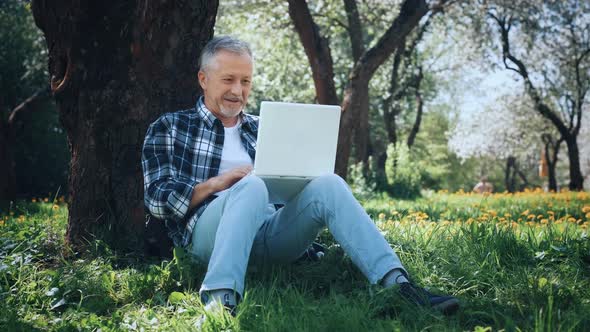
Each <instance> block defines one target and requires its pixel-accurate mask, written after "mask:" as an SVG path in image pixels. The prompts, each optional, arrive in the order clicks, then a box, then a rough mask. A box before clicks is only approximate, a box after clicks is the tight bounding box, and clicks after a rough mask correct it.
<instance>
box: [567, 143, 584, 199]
mask: <svg viewBox="0 0 590 332" xmlns="http://www.w3.org/2000/svg"><path fill="white" fill-rule="evenodd" d="M577 138H578V137H577V136H576V135H568V136H566V137H565V144H566V145H567V156H568V159H569V164H570V183H569V189H570V190H577V191H582V190H584V177H583V176H582V171H581V168H580V152H579V150H578V139H577Z"/></svg>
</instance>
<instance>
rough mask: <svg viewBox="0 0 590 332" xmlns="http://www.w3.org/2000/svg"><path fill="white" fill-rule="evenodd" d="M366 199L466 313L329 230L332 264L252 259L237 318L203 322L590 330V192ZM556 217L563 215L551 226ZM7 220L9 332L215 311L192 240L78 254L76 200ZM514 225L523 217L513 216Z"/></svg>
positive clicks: (17, 210)
mask: <svg viewBox="0 0 590 332" xmlns="http://www.w3.org/2000/svg"><path fill="white" fill-rule="evenodd" d="M364 206H365V208H366V209H367V211H368V212H369V213H370V214H371V215H374V216H376V218H375V222H376V224H377V226H378V227H379V229H380V230H381V231H382V232H383V234H384V235H385V237H386V238H387V240H388V241H389V242H390V243H391V244H392V245H393V247H394V249H395V250H396V252H397V253H398V255H399V256H400V258H401V260H402V261H403V262H404V265H405V267H406V268H407V269H408V270H409V272H410V275H411V276H412V278H413V279H414V280H415V281H417V282H418V283H420V284H422V285H424V286H427V287H429V288H430V289H431V290H433V291H437V290H438V291H441V292H444V293H450V294H453V295H455V296H457V297H459V299H460V300H461V303H462V309H461V310H460V311H459V313H458V314H457V315H456V316H453V317H443V316H441V315H440V314H438V313H436V312H433V311H430V310H425V309H421V308H416V307H414V306H412V305H410V304H407V303H405V302H403V300H402V299H401V298H400V297H399V295H398V294H397V293H396V292H395V289H382V288H379V287H377V286H372V285H369V284H368V283H367V281H366V279H365V278H364V276H363V275H362V273H361V272H360V271H359V270H358V269H357V268H356V267H355V266H354V264H353V263H352V262H351V260H350V258H349V257H348V256H346V255H345V254H344V252H343V250H342V248H341V247H340V246H339V245H337V244H336V243H335V242H334V240H333V239H332V237H331V236H329V235H328V234H327V233H326V232H324V233H322V234H321V235H320V238H321V241H322V242H323V243H325V244H327V245H328V246H329V250H328V252H327V254H326V256H324V258H323V259H322V260H321V261H319V262H304V263H298V264H294V265H287V266H263V267H260V266H254V265H252V266H250V267H249V271H248V275H247V280H246V282H247V290H246V293H245V297H244V301H243V302H242V303H241V304H240V306H239V311H238V316H237V318H235V319H234V318H231V317H228V316H227V315H223V316H219V315H210V317H209V319H208V321H207V323H206V324H205V326H204V327H203V330H204V331H219V330H228V329H231V330H232V331H253V330H256V331H284V330H298V331H309V330H317V331H326V330H338V331H391V330H404V331H406V330H411V331H418V330H429V329H430V330H436V331H456V330H476V331H486V330H488V331H489V330H494V331H495V330H502V329H505V330H523V331H529V330H539V331H553V330H568V331H585V330H587V329H588V327H589V326H590V319H589V318H588V315H587V312H588V311H589V310H590V281H589V280H590V274H589V272H588V271H590V270H589V267H590V265H589V264H590V255H589V253H590V242H589V241H588V233H587V227H588V224H589V223H590V216H588V215H586V214H587V213H590V196H588V194H587V193H561V194H541V193H538V192H530V193H522V194H497V195H492V196H482V195H474V194H467V195H466V194H461V195H448V194H435V195H432V196H430V197H428V198H422V199H420V200H417V201H401V200H391V199H387V198H384V197H381V198H374V199H372V200H369V201H366V202H364ZM529 215H534V218H532V219H531V218H529V217H528V216H529ZM549 216H553V217H554V218H553V221H551V222H550V223H549V224H545V223H544V222H543V221H542V220H543V219H545V218H549ZM470 218H471V220H472V221H469V219H470ZM501 218H508V219H509V220H510V222H506V221H505V220H502V219H501ZM518 218H525V219H526V220H528V221H529V222H531V223H532V224H531V225H530V226H529V225H528V224H526V223H525V221H518ZM570 218H573V219H574V221H575V222H571V221H568V220H569V219H570ZM0 220H1V222H0V234H2V236H0V329H2V330H3V331H37V330H49V331H77V330H99V329H100V330H101V331H120V330H146V331H147V330H150V331H152V330H153V331H170V330H174V331H190V330H194V326H195V325H194V324H195V323H196V322H197V319H198V318H199V316H200V315H201V314H202V313H203V307H202V304H201V303H200V301H199V295H198V285H199V284H200V282H201V280H202V277H203V276H204V272H205V268H206V266H203V265H201V264H196V263H194V262H192V260H191V258H190V256H188V255H187V252H186V251H184V250H180V249H177V250H175V255H174V258H173V260H172V261H162V262H159V261H151V260H145V259H138V258H137V257H135V258H134V257H128V256H118V255H117V254H116V253H113V252H109V251H108V250H101V251H100V252H102V254H100V255H98V254H97V253H94V254H90V255H88V254H78V255H77V256H73V255H72V253H68V252H67V250H64V247H65V246H64V243H63V235H64V233H65V229H66V226H67V212H66V208H65V206H64V205H59V204H52V203H50V202H47V203H24V202H20V203H18V204H17V205H16V206H13V207H12V208H10V209H9V210H4V211H1V212H0ZM531 220H532V221H531ZM560 220H565V222H563V223H562V222H560ZM577 220H580V222H577ZM512 221H514V222H516V223H517V224H518V226H517V227H514V226H508V225H511V224H510V223H511V222H512ZM584 223H585V224H584ZM580 224H582V225H580ZM584 225H586V226H585V227H586V228H584V227H583V226H584Z"/></svg>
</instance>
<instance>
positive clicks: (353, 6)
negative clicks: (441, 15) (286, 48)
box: [289, 0, 444, 177]
mask: <svg viewBox="0 0 590 332" xmlns="http://www.w3.org/2000/svg"><path fill="white" fill-rule="evenodd" d="M443 3H444V1H442V2H441V3H437V5H436V6H435V7H434V8H435V9H434V11H437V10H439V9H440V8H441V6H442V4H443ZM344 8H345V11H346V17H347V22H348V23H347V24H342V25H343V26H345V27H346V30H347V31H348V35H349V38H350V45H351V53H352V59H353V65H352V69H351V70H350V74H349V76H348V81H347V83H346V86H345V89H344V92H343V95H342V102H341V104H342V109H343V113H342V117H341V119H340V135H339V138H338V153H337V157H336V172H337V173H338V174H340V175H341V176H343V177H346V173H347V165H348V160H349V157H350V153H351V143H352V137H355V140H354V142H355V149H356V158H357V159H358V160H359V161H362V162H366V161H367V159H368V156H369V153H368V145H369V134H368V133H369V81H370V80H371V78H372V77H373V75H374V74H375V72H376V70H377V69H378V68H379V67H380V66H381V65H382V64H383V63H384V62H385V61H386V60H387V58H388V57H389V56H390V55H391V54H392V53H393V52H394V51H395V50H396V49H397V48H399V47H400V45H401V44H403V43H405V39H406V36H407V35H408V34H409V33H410V32H411V31H412V30H413V29H414V28H415V27H416V26H418V24H419V22H420V20H421V19H422V17H424V16H425V15H427V14H428V12H429V10H430V9H429V7H428V5H427V4H426V2H425V1H412V0H406V1H403V2H402V3H401V4H400V6H399V13H398V14H397V16H395V18H394V19H393V21H392V22H391V23H390V24H389V26H388V27H387V29H386V31H385V32H384V33H383V34H382V35H380V36H379V37H376V39H377V41H376V42H375V43H374V44H373V46H372V47H367V45H370V44H371V43H369V41H367V40H365V38H364V36H365V33H364V32H363V29H364V28H365V27H363V26H361V19H360V15H359V10H358V7H357V3H356V2H355V1H348V0H347V1H344ZM289 15H290V16H291V19H292V21H293V24H294V26H295V30H296V31H297V33H298V34H299V37H300V40H301V42H302V44H303V47H304V49H305V51H306V54H307V57H308V60H309V63H310V65H311V69H312V72H313V73H314V74H313V77H314V83H315V85H316V91H317V92H318V102H320V103H321V102H322V101H321V100H320V98H319V96H320V92H321V91H329V92H328V93H326V94H325V96H327V97H329V98H327V99H326V101H327V102H329V103H334V102H335V100H334V99H333V97H334V96H336V95H337V93H336V91H335V84H333V79H332V77H331V76H333V74H332V73H333V69H332V68H331V67H332V65H331V64H332V62H333V61H332V60H331V51H330V45H329V43H328V41H327V38H326V37H325V36H324V35H322V33H320V29H319V27H318V25H317V24H316V23H315V21H314V19H313V16H312V14H311V12H310V10H309V7H308V5H307V3H306V2H305V1H289ZM320 59H322V61H320ZM326 59H328V60H327V61H326ZM325 73H327V75H326V74H325Z"/></svg>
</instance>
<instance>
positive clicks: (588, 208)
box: [582, 205, 590, 213]
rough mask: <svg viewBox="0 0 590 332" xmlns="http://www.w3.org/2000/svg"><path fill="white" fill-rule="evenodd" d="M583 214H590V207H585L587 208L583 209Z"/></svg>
mask: <svg viewBox="0 0 590 332" xmlns="http://www.w3.org/2000/svg"><path fill="white" fill-rule="evenodd" d="M582 212H584V213H588V212H590V205H585V206H584V207H583V208H582Z"/></svg>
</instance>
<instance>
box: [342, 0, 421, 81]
mask: <svg viewBox="0 0 590 332" xmlns="http://www.w3.org/2000/svg"><path fill="white" fill-rule="evenodd" d="M428 9H429V8H428V6H427V4H426V1H425V0H405V1H404V2H403V3H402V6H401V9H400V12H399V15H398V16H397V17H396V18H395V19H394V20H393V22H392V24H391V26H390V27H389V28H388V29H387V31H386V32H385V33H384V34H383V36H381V38H379V40H378V41H377V44H375V46H373V47H372V48H371V49H369V50H367V51H366V52H365V53H364V54H363V56H362V57H361V58H360V59H359V61H357V63H356V64H355V66H354V68H353V69H352V73H351V78H354V77H356V76H365V77H371V76H372V75H373V73H374V72H375V70H377V68H379V66H380V65H381V64H382V63H383V62H384V61H385V60H386V59H387V58H388V57H389V55H391V53H393V51H394V50H395V49H397V48H399V46H400V44H401V42H402V41H403V40H404V39H405V37H406V36H407V35H408V33H410V32H411V31H412V30H413V29H414V27H415V26H416V25H418V22H419V21H420V19H421V18H422V17H424V15H426V13H428Z"/></svg>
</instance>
